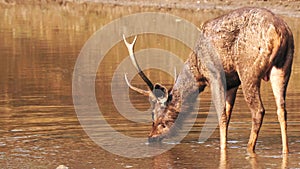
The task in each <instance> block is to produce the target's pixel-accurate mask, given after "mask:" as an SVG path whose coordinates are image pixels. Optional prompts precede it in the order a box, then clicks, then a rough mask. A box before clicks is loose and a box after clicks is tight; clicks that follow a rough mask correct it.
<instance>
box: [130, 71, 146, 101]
mask: <svg viewBox="0 0 300 169" xmlns="http://www.w3.org/2000/svg"><path fill="white" fill-rule="evenodd" d="M124 78H125V81H126V83H127V86H128V87H129V88H130V89H132V90H134V91H136V92H138V93H141V94H143V95H146V96H150V91H146V90H142V89H139V88H137V87H134V86H132V85H131V84H130V83H129V81H128V78H127V73H125V74H124Z"/></svg>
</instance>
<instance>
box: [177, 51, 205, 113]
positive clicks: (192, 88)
mask: <svg viewBox="0 0 300 169" xmlns="http://www.w3.org/2000/svg"><path fill="white" fill-rule="evenodd" d="M206 84H207V83H206V79H205V78H204V76H203V75H202V74H201V73H200V72H199V69H198V61H197V56H196V54H195V53H192V54H191V55H190V57H189V59H188V60H187V61H186V63H185V64H184V67H183V70H182V72H181V73H180V74H179V76H178V78H177V80H176V83H175V85H174V87H173V90H172V93H171V94H172V101H171V103H172V104H173V106H174V108H175V109H176V111H177V112H186V111H188V110H187V109H189V108H190V106H193V105H194V103H195V101H196V99H197V96H198V94H199V93H200V92H202V91H203V90H204V88H205V86H206Z"/></svg>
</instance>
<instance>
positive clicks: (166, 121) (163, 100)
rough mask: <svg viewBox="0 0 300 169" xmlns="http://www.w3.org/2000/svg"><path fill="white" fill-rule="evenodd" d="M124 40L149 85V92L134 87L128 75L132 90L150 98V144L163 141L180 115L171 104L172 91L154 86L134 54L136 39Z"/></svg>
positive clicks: (132, 59) (133, 60)
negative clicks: (130, 41) (131, 40)
mask: <svg viewBox="0 0 300 169" xmlns="http://www.w3.org/2000/svg"><path fill="white" fill-rule="evenodd" d="M123 40H124V43H125V45H126V47H127V49H128V52H129V56H130V59H131V61H132V64H133V65H134V67H135V68H136V70H137V71H138V74H139V76H140V77H141V78H142V79H143V80H144V81H145V83H146V84H147V86H148V90H143V89H139V88H137V87H134V86H132V85H131V84H130V83H129V81H128V79H127V76H126V74H125V81H126V83H127V85H128V86H129V88H130V89H132V90H134V91H136V92H138V93H140V94H143V95H145V96H148V97H149V100H150V103H151V109H152V130H151V131H150V134H149V139H148V140H149V142H154V141H161V140H162V139H163V138H165V137H167V136H168V135H169V134H170V130H171V128H172V126H173V124H174V121H175V119H176V117H177V114H178V113H177V112H175V109H172V107H173V106H174V105H171V104H170V103H171V100H172V94H171V90H168V89H167V88H166V87H165V86H163V85H161V84H159V83H156V84H154V85H153V83H152V82H151V81H150V80H149V79H148V78H147V77H146V75H145V74H144V72H143V71H142V70H141V68H140V67H139V65H138V63H137V61H136V59H135V55H134V52H133V47H134V44H135V41H136V37H135V38H134V40H133V42H132V43H131V44H130V43H128V42H127V41H126V39H125V36H124V35H123ZM175 77H176V76H175ZM174 116H176V117H174Z"/></svg>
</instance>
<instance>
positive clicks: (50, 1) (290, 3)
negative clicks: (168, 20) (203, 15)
mask: <svg viewBox="0 0 300 169" xmlns="http://www.w3.org/2000/svg"><path fill="white" fill-rule="evenodd" d="M0 4H2V5H4V6H12V5H59V6H62V7H66V6H70V5H71V6H74V5H79V6H98V5H100V6H103V5H109V6H130V7H141V8H143V7H146V8H147V7H148V8H156V9H168V10H171V9H183V10H192V11H198V10H223V11H228V10H233V9H236V8H241V7H261V8H267V9H269V10H271V11H272V12H274V13H276V14H279V15H285V16H288V17H297V18H298V17H300V1H297V0H283V1H278V0H257V1H252V0H245V1H236V0H27V1H25V2H24V1H18V0H0Z"/></svg>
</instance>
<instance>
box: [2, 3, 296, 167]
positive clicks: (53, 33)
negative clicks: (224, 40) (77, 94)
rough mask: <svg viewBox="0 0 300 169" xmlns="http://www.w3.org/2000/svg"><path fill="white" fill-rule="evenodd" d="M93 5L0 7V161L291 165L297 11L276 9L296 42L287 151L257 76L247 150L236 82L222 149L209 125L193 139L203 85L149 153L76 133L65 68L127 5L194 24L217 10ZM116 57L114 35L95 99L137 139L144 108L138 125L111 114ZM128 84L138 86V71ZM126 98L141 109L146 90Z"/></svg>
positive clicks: (157, 39)
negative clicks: (165, 139)
mask: <svg viewBox="0 0 300 169" xmlns="http://www.w3.org/2000/svg"><path fill="white" fill-rule="evenodd" d="M82 8H84V7H82ZM99 8H101V10H99V9H98V10H95V11H94V12H91V11H89V12H86V13H84V12H76V10H74V9H72V8H66V7H59V6H55V5H54V6H52V7H45V6H30V5H29V6H21V5H20V6H3V7H1V8H0V20H1V21H2V23H1V26H0V39H1V43H0V58H1V62H0V70H1V71H0V72H1V73H0V84H1V85H0V86H1V87H0V112H1V113H0V134H1V137H0V166H1V168H55V167H57V166H59V165H61V164H63V165H66V166H68V167H70V168H218V167H220V168H226V167H227V168H285V167H287V168H300V145H299V144H300V137H299V136H300V135H299V132H300V116H299V112H300V108H299V107H298V104H299V99H300V88H299V87H298V86H299V85H300V81H299V80H298V77H299V73H300V66H299V65H300V59H299V57H298V55H299V49H300V46H299V44H300V32H299V29H298V28H299V27H300V25H299V23H300V19H299V18H288V17H284V19H285V20H286V21H287V22H288V24H289V25H290V27H291V28H292V30H293V32H294V36H295V44H296V47H295V50H296V53H295V60H294V65H293V72H292V77H291V80H290V84H289V87H288V94H287V110H288V136H289V143H290V151H291V153H290V155H289V156H288V157H287V158H283V157H282V156H281V137H280V128H279V124H278V121H277V116H276V108H275V103H274V97H273V94H272V91H271V88H270V84H268V83H265V82H263V84H262V99H263V101H264V105H265V108H266V115H265V118H264V123H263V127H262V129H261V133H260V137H259V140H258V145H257V154H258V157H257V158H248V156H247V155H246V147H247V141H248V138H249V134H250V129H251V115H250V113H249V110H248V108H247V106H246V104H245V102H244V100H243V96H242V93H241V90H239V91H238V94H237V101H236V106H235V108H234V112H233V115H232V120H231V123H230V128H229V143H228V147H229V149H228V154H227V156H221V155H220V153H219V136H218V130H216V131H215V132H214V133H213V135H212V136H211V137H210V138H209V139H208V140H207V141H206V142H204V143H201V144H200V143H198V142H197V141H198V138H199V134H200V131H201V128H202V126H203V123H204V121H205V120H206V116H207V112H208V111H209V106H210V102H211V100H210V94H209V91H208V90H207V91H205V92H204V93H203V94H201V98H200V109H199V114H198V118H197V120H196V123H195V124H194V127H193V128H192V130H191V131H190V132H189V134H188V135H187V137H185V139H184V140H183V141H182V142H181V143H179V144H177V145H176V146H175V147H174V148H173V149H171V150H169V151H167V152H165V153H163V154H161V155H158V156H155V157H149V158H143V159H131V158H124V157H120V156H117V155H114V154H111V153H109V152H107V151H105V150H104V149H102V148H101V147H99V146H98V145H97V144H96V143H94V142H93V141H92V140H91V139H90V138H89V137H88V135H87V134H86V133H85V132H84V130H83V129H82V127H81V126H80V123H79V121H78V119H77V116H76V112H75V110H74V106H73V102H72V73H73V69H74V65H75V62H76V59H77V57H78V55H79V52H80V50H81V48H82V47H83V45H84V43H85V42H86V41H87V40H88V38H89V37H90V36H91V35H92V34H93V33H94V32H95V31H97V30H98V29H100V28H102V27H103V26H104V25H105V24H107V23H109V22H111V21H112V20H113V19H116V18H119V17H121V16H124V15H127V14H130V13H135V12H140V11H160V12H168V13H171V14H174V15H177V16H180V17H183V18H184V19H186V20H188V21H190V22H192V23H194V24H196V25H201V23H203V22H204V21H205V20H207V19H210V18H213V17H216V16H218V15H219V14H221V13H222V11H188V10H171V9H168V10H166V9H160V10H156V9H150V8H149V9H148V8H143V9H140V8H138V7H132V8H129V7H126V8H123V7H119V6H101V7H99ZM81 11H82V10H81ZM145 48H160V49H166V50H168V51H172V52H173V53H175V54H176V55H178V56H181V57H182V59H183V60H185V59H186V58H187V57H188V54H189V52H190V50H189V49H188V48H187V47H185V46H184V45H182V44H180V43H179V42H177V41H175V40H172V39H169V38H167V37H163V36H158V35H142V36H140V37H139V41H138V43H137V47H136V50H137V51H138V50H140V49H145ZM126 57H127V51H126V49H125V47H124V45H123V44H121V43H119V44H116V46H115V47H114V48H112V49H111V50H110V51H109V53H107V55H106V56H105V58H104V60H103V62H102V63H101V64H100V66H99V69H98V72H97V78H96V89H95V91H96V93H97V101H98V105H99V108H100V109H101V111H102V112H103V113H104V114H105V115H106V116H107V120H108V122H109V123H110V124H111V125H112V126H113V127H114V128H115V129H117V130H118V131H120V132H122V133H123V134H126V135H128V136H132V137H140V138H143V137H146V136H147V134H148V132H149V131H150V128H151V122H150V118H151V116H150V115H148V114H145V116H149V122H148V123H143V124H136V123H134V122H131V121H128V120H126V119H125V118H124V117H123V116H121V115H120V114H118V112H117V110H116V108H115V107H114V105H113V100H112V92H111V80H112V76H113V73H114V71H115V69H116V68H117V66H118V64H120V63H121V62H122V60H123V59H125V58H126ZM168 64H171V63H168ZM145 72H146V74H147V75H148V76H149V77H150V78H151V80H152V81H154V82H159V83H161V84H164V85H166V86H168V87H171V86H172V83H173V78H172V77H171V76H170V75H168V74H167V73H165V72H161V71H159V70H156V69H150V70H146V71H145ZM120 84H121V82H120ZM122 84H123V82H122ZM132 84H134V85H136V86H138V87H141V88H144V89H146V88H145V84H144V83H143V82H142V81H141V80H140V79H139V77H138V76H136V77H135V78H134V79H133V81H132ZM122 87H126V86H122V85H120V88H119V89H116V90H123V88H122ZM120 97H122V96H120ZM129 97H130V100H131V102H132V104H133V105H134V106H135V108H136V109H138V110H147V109H148V108H149V106H150V105H149V101H148V98H145V97H144V96H141V95H138V94H136V93H135V92H132V91H130V92H129ZM103 130H105V129H103Z"/></svg>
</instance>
